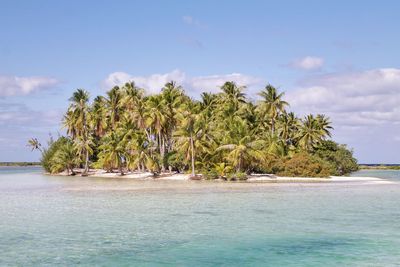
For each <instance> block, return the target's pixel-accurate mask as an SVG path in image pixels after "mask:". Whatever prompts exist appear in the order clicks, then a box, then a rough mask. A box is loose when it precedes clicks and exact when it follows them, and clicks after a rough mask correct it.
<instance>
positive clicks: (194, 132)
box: [175, 102, 202, 177]
mask: <svg viewBox="0 0 400 267" xmlns="http://www.w3.org/2000/svg"><path fill="white" fill-rule="evenodd" d="M189 103H190V104H189ZM189 103H188V106H187V107H186V108H185V112H183V113H181V115H182V117H181V122H180V127H179V129H178V131H176V133H175V137H176V140H177V142H176V146H177V148H178V151H181V152H183V153H184V154H185V158H186V160H188V159H189V158H190V159H191V170H192V177H194V176H196V171H195V161H196V149H197V146H196V144H197V143H198V141H199V140H200V139H201V134H202V132H201V128H200V127H199V126H200V125H201V123H200V122H199V121H198V120H199V115H198V113H197V112H198V111H197V109H198V107H199V106H198V105H197V106H196V105H195V104H193V103H192V102H189ZM196 111H197V112H196Z"/></svg>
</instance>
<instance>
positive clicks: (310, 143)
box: [298, 114, 330, 152]
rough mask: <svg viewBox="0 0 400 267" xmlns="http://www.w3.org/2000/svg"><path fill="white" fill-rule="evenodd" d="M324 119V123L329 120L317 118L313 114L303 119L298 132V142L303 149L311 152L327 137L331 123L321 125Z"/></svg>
mask: <svg viewBox="0 0 400 267" xmlns="http://www.w3.org/2000/svg"><path fill="white" fill-rule="evenodd" d="M322 119H323V123H326V122H328V120H326V121H325V118H319V119H317V118H315V117H314V116H313V115H312V114H310V115H307V116H306V117H305V118H304V119H303V120H302V123H301V125H300V129H299V133H298V143H299V146H300V147H301V148H302V149H304V150H306V151H308V152H311V151H312V150H313V149H314V148H315V146H316V145H318V144H319V143H320V142H321V140H323V139H324V138H325V137H326V135H327V133H326V131H327V129H329V128H327V127H328V126H329V125H325V124H323V125H321V124H320V123H321V122H322V121H321V120H322ZM321 127H323V128H321ZM329 127H330V126H329Z"/></svg>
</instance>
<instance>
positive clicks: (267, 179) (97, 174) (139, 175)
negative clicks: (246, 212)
mask: <svg viewBox="0 0 400 267" xmlns="http://www.w3.org/2000/svg"><path fill="white" fill-rule="evenodd" d="M82 171H83V170H81V169H77V170H76V173H77V174H76V175H75V176H74V177H79V176H81V175H80V173H81V172H82ZM56 175H58V176H68V174H67V173H66V172H62V173H59V174H56ZM199 176H200V178H201V175H199ZM87 177H93V178H113V179H133V180H138V181H140V180H154V181H188V180H191V175H190V174H186V173H175V172H173V173H169V172H166V173H161V174H160V175H157V176H154V175H153V173H151V172H137V171H134V172H126V173H124V175H121V174H120V173H117V172H112V173H110V172H106V171H105V170H95V169H91V170H90V171H89V174H88V176H87ZM199 180H202V179H199ZM217 181H219V182H221V181H222V182H225V181H224V180H222V179H218V180H217ZM241 182H244V183H329V182H355V183H357V182H363V183H364V184H365V183H366V182H368V183H369V184H387V183H392V182H391V181H387V180H385V179H382V178H376V177H355V176H330V177H326V178H318V177H284V176H276V175H274V174H251V175H249V176H248V178H247V180H245V181H241Z"/></svg>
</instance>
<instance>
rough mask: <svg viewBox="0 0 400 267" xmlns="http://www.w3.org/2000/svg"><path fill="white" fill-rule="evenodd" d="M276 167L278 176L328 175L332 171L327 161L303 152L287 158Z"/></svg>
mask: <svg viewBox="0 0 400 267" xmlns="http://www.w3.org/2000/svg"><path fill="white" fill-rule="evenodd" d="M278 169H279V171H278V172H277V174H278V175H280V176H298V177H328V176H330V174H331V172H332V170H331V166H330V165H329V164H328V163H327V162H325V161H323V160H321V159H319V158H317V157H315V156H312V155H310V154H307V153H304V152H303V153H297V154H295V155H294V156H293V157H291V158H287V159H286V160H284V161H283V162H282V163H281V165H278Z"/></svg>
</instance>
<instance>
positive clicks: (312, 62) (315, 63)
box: [289, 56, 324, 70]
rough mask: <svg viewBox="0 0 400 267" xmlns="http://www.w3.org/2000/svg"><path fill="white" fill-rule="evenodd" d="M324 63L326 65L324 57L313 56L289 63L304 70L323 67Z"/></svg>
mask: <svg viewBox="0 0 400 267" xmlns="http://www.w3.org/2000/svg"><path fill="white" fill-rule="evenodd" d="M323 65H324V59H323V58H320V57H311V56H307V57H304V58H300V59H296V60H294V61H293V62H292V63H290V64H289V66H290V67H293V68H297V69H302V70H316V69H320V68H322V66H323Z"/></svg>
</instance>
